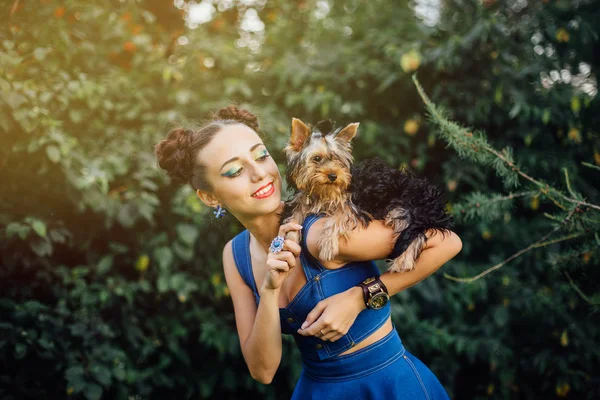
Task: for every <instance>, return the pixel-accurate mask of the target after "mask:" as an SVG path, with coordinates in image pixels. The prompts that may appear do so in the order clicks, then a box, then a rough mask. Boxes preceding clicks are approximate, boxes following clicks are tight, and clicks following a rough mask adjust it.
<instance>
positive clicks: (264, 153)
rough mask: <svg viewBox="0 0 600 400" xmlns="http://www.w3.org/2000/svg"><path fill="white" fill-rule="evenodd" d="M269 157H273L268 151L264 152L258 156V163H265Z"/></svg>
mask: <svg viewBox="0 0 600 400" xmlns="http://www.w3.org/2000/svg"><path fill="white" fill-rule="evenodd" d="M269 157H271V155H270V154H269V152H268V151H267V150H263V151H261V152H260V154H259V155H258V158H256V161H265V160H266V159H267V158H269Z"/></svg>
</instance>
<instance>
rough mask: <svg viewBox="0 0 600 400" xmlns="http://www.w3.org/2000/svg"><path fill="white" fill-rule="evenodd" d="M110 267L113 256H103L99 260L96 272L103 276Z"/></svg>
mask: <svg viewBox="0 0 600 400" xmlns="http://www.w3.org/2000/svg"><path fill="white" fill-rule="evenodd" d="M112 265H113V256H112V255H108V256H104V257H102V259H100V262H98V267H97V269H96V270H97V272H98V274H100V275H104V274H105V273H107V272H108V271H110V269H111V268H112Z"/></svg>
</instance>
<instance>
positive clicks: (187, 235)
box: [175, 224, 199, 246]
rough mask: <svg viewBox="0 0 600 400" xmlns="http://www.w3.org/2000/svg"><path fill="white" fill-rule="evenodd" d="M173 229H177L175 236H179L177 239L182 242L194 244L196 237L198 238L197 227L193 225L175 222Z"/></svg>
mask: <svg viewBox="0 0 600 400" xmlns="http://www.w3.org/2000/svg"><path fill="white" fill-rule="evenodd" d="M175 230H176V231H177V237H178V238H179V240H181V241H182V242H183V243H185V244H187V245H189V246H191V245H192V244H194V243H195V242H196V239H197V238H198V234H199V232H198V228H196V227H195V226H194V225H191V224H177V226H176V227H175Z"/></svg>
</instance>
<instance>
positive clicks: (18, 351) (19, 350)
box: [15, 342, 27, 360]
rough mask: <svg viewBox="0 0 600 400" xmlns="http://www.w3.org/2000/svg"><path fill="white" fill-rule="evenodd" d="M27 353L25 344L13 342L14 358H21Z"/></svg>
mask: <svg viewBox="0 0 600 400" xmlns="http://www.w3.org/2000/svg"><path fill="white" fill-rule="evenodd" d="M26 353H27V345H25V344H24V343H19V342H17V343H15V358H16V359H17V360H20V359H22V358H23V357H25V354H26Z"/></svg>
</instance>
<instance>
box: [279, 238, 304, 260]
mask: <svg viewBox="0 0 600 400" xmlns="http://www.w3.org/2000/svg"><path fill="white" fill-rule="evenodd" d="M283 249H284V250H288V251H291V252H292V253H293V254H294V256H295V257H298V256H299V255H300V252H301V251H302V248H301V247H300V245H299V244H298V243H296V242H294V241H293V240H286V241H285V242H284V244H283Z"/></svg>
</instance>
